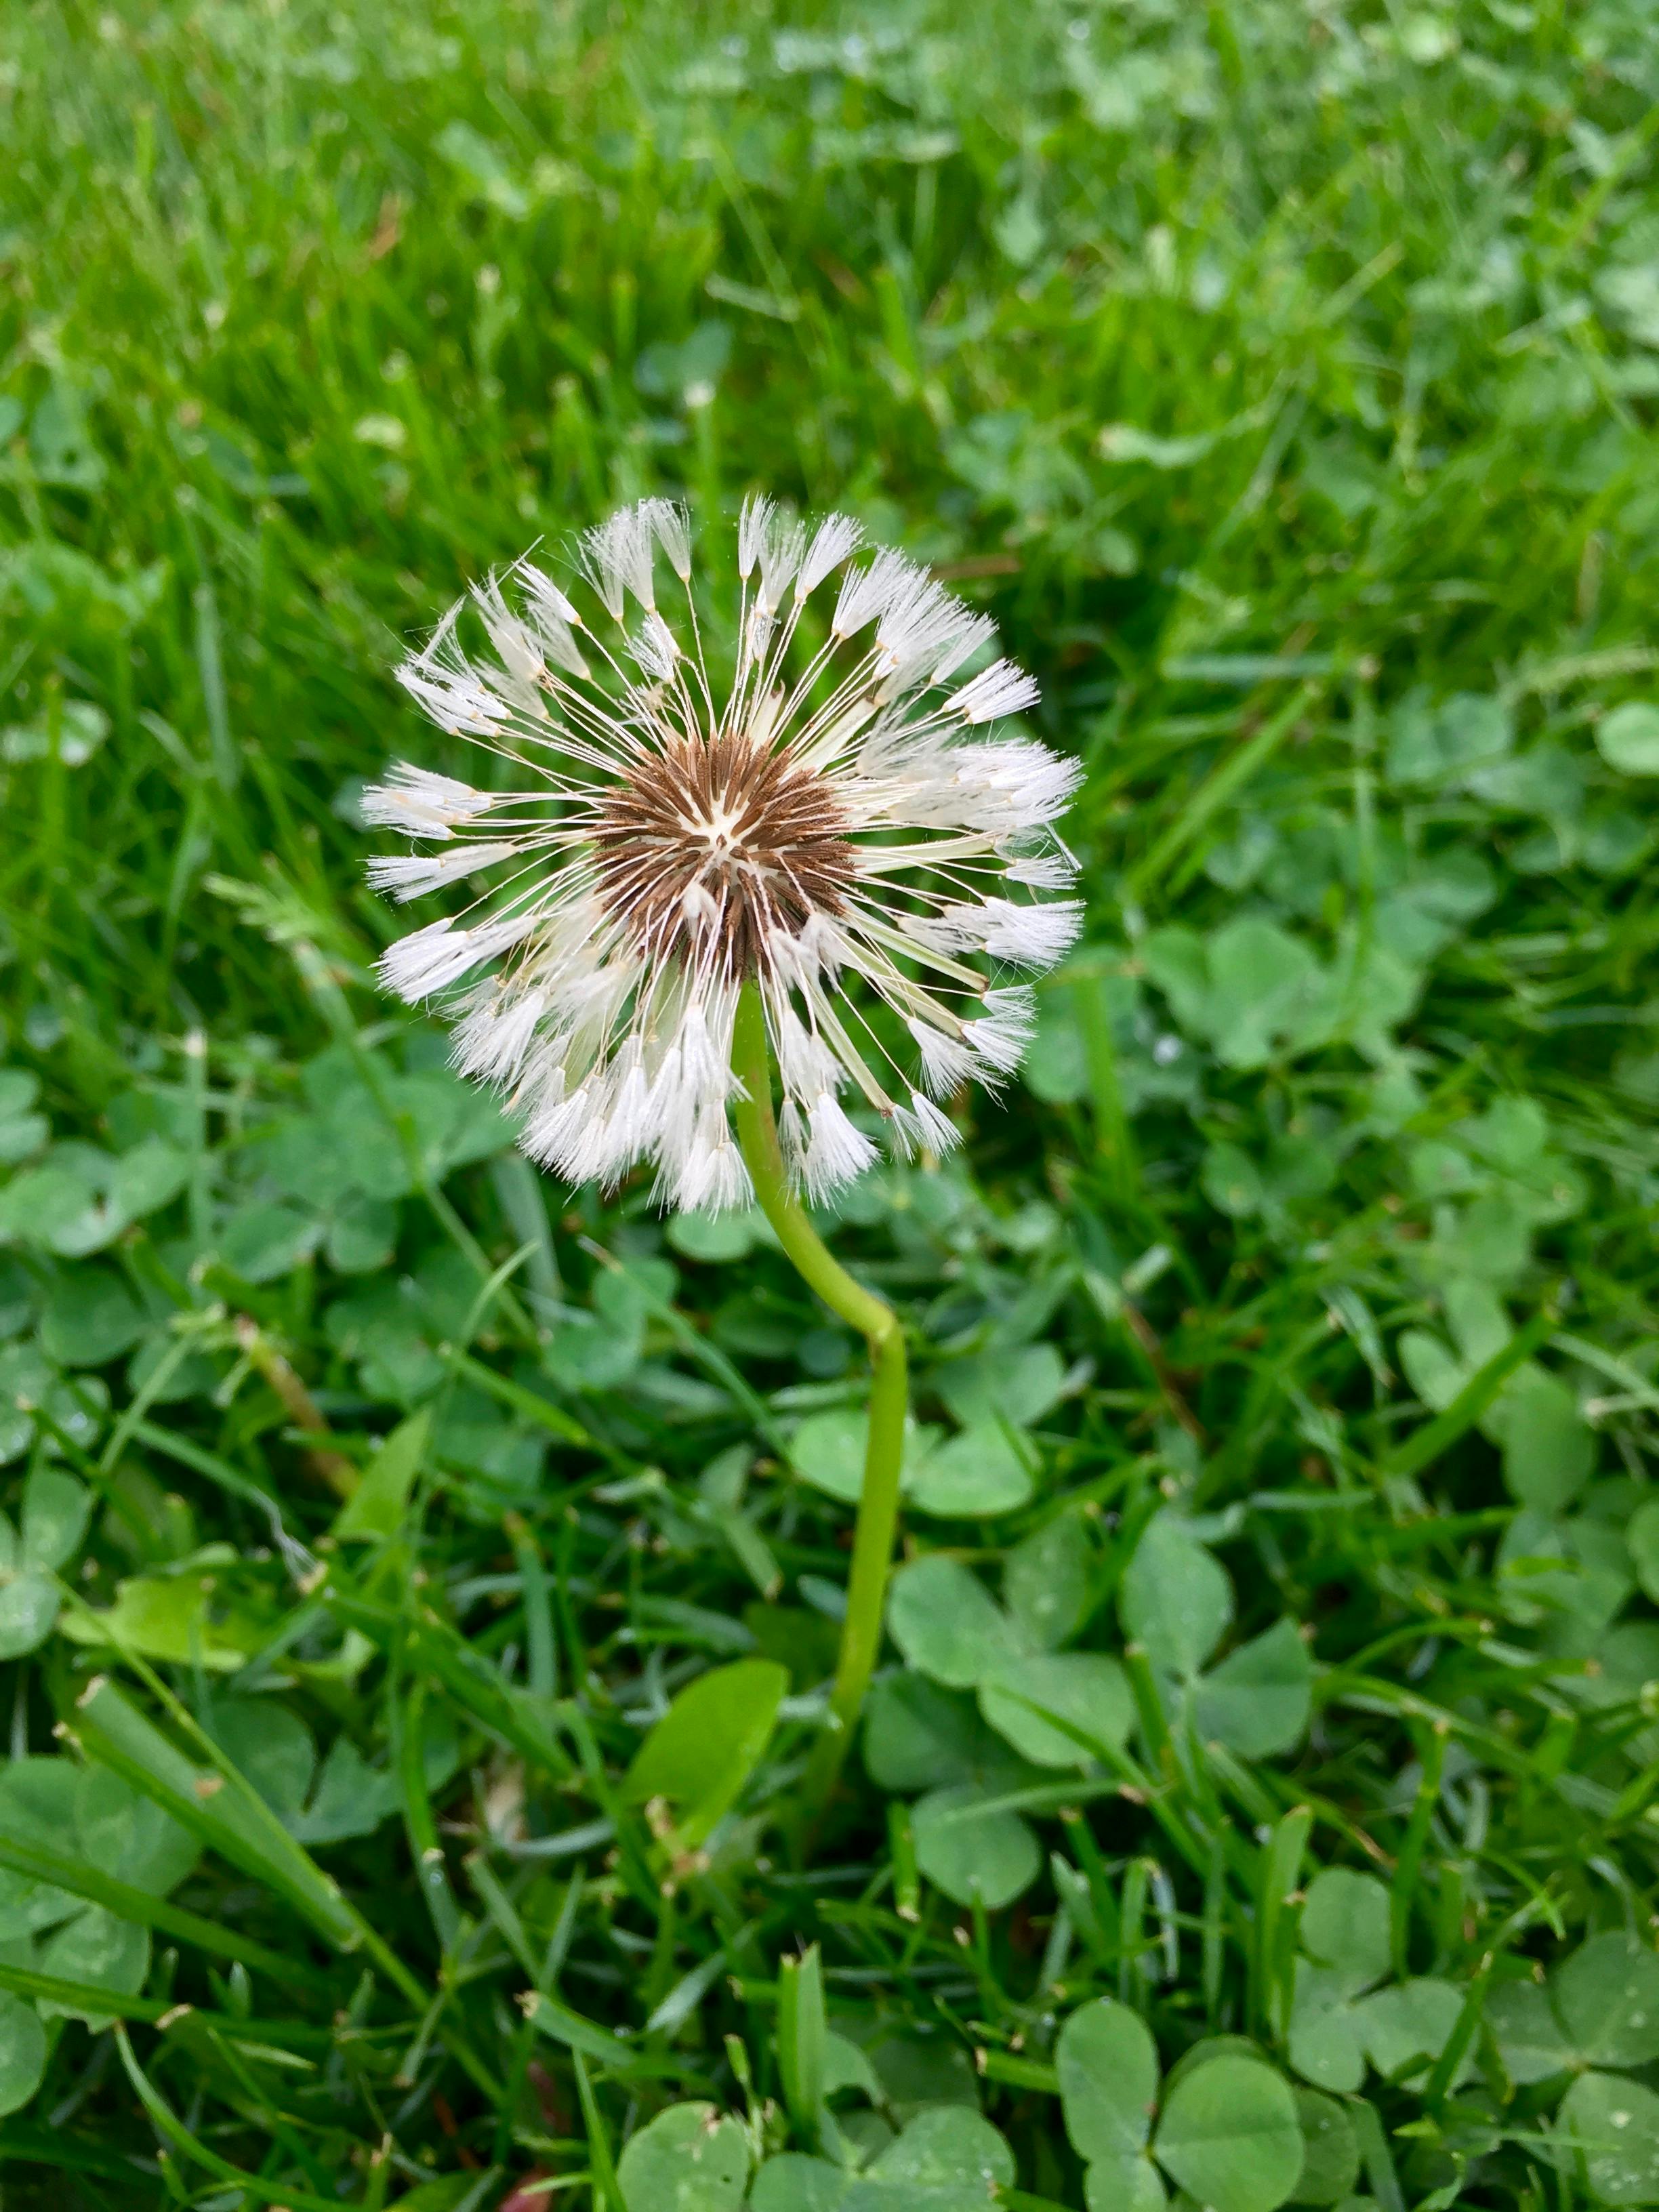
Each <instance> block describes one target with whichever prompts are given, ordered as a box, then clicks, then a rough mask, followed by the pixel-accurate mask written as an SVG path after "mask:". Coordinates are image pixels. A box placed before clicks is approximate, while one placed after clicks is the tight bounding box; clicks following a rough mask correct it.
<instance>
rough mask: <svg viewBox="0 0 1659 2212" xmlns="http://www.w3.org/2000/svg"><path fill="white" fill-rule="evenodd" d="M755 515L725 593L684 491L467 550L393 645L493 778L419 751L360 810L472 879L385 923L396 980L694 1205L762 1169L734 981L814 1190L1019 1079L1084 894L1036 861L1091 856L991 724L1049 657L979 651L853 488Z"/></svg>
mask: <svg viewBox="0 0 1659 2212" xmlns="http://www.w3.org/2000/svg"><path fill="white" fill-rule="evenodd" d="M737 535H738V545H737V556H738V557H737V562H736V568H737V578H738V592H736V593H735V594H733V597H734V598H736V599H737V600H738V605H736V606H735V607H733V606H732V604H731V602H730V600H722V599H721V598H720V595H719V594H718V593H710V594H709V596H708V599H706V600H705V599H704V598H703V597H702V592H701V590H700V584H701V580H700V579H699V578H697V577H696V576H694V573H693V557H692V532H691V526H690V517H689V516H688V514H687V513H686V511H685V510H684V508H683V507H679V506H677V505H675V504H673V503H671V502H670V501H665V500H647V501H641V502H640V503H639V504H638V505H636V506H635V507H626V508H623V509H622V510H621V511H620V512H619V513H616V514H613V515H611V517H610V518H609V519H608V520H606V521H605V522H603V523H601V524H600V525H599V526H598V527H597V528H596V529H593V530H591V531H589V532H586V535H585V536H584V537H583V538H581V539H580V543H579V545H578V549H577V555H576V567H577V571H578V574H576V575H575V576H574V577H569V578H567V579H565V580H563V581H560V580H555V578H553V577H552V576H550V575H549V574H547V573H546V572H545V571H544V569H543V568H540V567H538V566H537V565H536V564H535V563H534V562H531V561H529V560H527V559H526V560H523V561H520V562H517V563H516V564H515V565H514V566H513V567H512V568H508V569H507V570H506V571H505V572H503V573H502V574H501V575H499V576H497V575H495V574H491V575H489V577H487V578H485V579H484V580H483V581H482V582H480V583H479V584H477V585H476V586H474V587H473V589H472V590H471V592H470V593H469V595H468V598H467V599H466V600H465V601H463V602H461V603H460V604H459V605H458V606H457V607H455V608H454V609H452V611H451V612H450V613H449V614H448V615H447V616H446V617H445V618H444V620H443V622H442V623H440V625H439V627H438V629H437V630H436V632H435V634H434V635H433V637H432V639H431V640H430V641H429V642H428V644H427V645H426V646H425V647H423V648H422V650H421V651H420V652H418V653H414V654H412V655H411V656H410V659H408V660H407V661H406V662H405V663H404V665H403V667H402V668H401V669H400V670H399V671H398V678H399V680H400V682H401V683H402V684H403V685H404V689H405V690H406V691H407V692H408V693H409V695H410V697H411V698H412V699H414V700H415V702H416V704H417V705H418V706H420V707H421V708H422V710H423V711H424V712H425V713H426V714H428V716H429V717H430V718H431V719H432V720H434V721H435V722H436V723H437V724H438V726H440V727H441V729H443V730H445V731H447V732H450V733H451V734H452V735H453V736H457V737H460V738H465V739H468V740H470V741H471V742H472V743H473V744H477V746H478V747H479V748H480V749H481V750H482V752H483V755H485V756H487V757H488V760H489V767H488V769H487V770H486V771H481V773H480V775H479V783H480V785H487V786H488V787H487V788H479V787H475V786H474V785H473V784H471V783H468V782H464V781H460V780H459V779H458V778H455V777H453V776H449V775H437V774H435V773H434V772H433V771H431V770H429V769H423V768H418V767H411V766H409V765H406V764H404V763H399V764H398V765H397V766H395V767H393V768H392V769H389V770H388V772H387V774H386V777H385V779H384V780H383V781H381V782H380V784H379V785H377V786H376V787H374V788H373V789H371V790H370V791H369V792H368V793H366V794H365V797H364V800H363V809H362V811H363V815H364V818H365V820H366V821H368V822H369V823H372V824H374V825H375V826H377V827H382V828H385V829H393V830H396V831H398V832H400V833H402V834H403V835H404V836H405V837H407V838H409V839H411V840H413V841H415V844H416V849H415V850H414V851H412V852H409V853H405V854H388V855H385V856H381V857H379V858H377V859H375V860H373V861H372V862H371V863H370V865H369V876H370V880H371V882H372V883H373V884H374V885H375V886H376V888H377V889H380V890H383V891H385V892H386V893H387V894H388V895H389V896H391V897H392V898H393V899H396V900H398V901H400V902H401V901H404V900H407V899H412V898H417V897H420V896H425V895H428V894H430V893H436V892H442V891H446V890H448V891H452V892H453V891H454V890H456V889H457V888H458V887H464V889H463V893H462V895H463V896H465V897H466V898H468V899H470V901H471V902H470V903H469V904H466V905H465V907H464V908H463V910H462V911H461V912H460V913H459V914H458V915H446V916H445V917H444V918H443V919H441V920H440V921H434V922H429V923H428V924H427V925H426V926H425V927H423V928H421V929H416V930H415V931H413V932H411V933H410V934H409V935H408V936H405V937H404V938H403V939H400V940H399V941H398V943H396V944H395V945H392V947H391V948H390V949H389V950H388V951H387V952H386V955H385V956H384V957H383V958H382V960H381V963H380V975H381V978H382V980H383V981H384V982H385V983H386V987H388V988H389V989H391V990H392V991H395V992H397V993H398V994H399V995H401V996H403V997H404V998H406V999H409V1000H411V1001H414V1002H417V1003H418V1002H422V1001H426V1000H433V999H437V1000H441V1002H442V1003H443V1004H444V1006H446V1008H447V1010H448V1011H449V1012H452V1013H453V1018H454V1036H453V1056H454V1059H455V1062H456V1065H457V1066H459V1067H460V1068H461V1069H462V1070H463V1071H464V1072H465V1073H466V1074H468V1075H470V1076H472V1077H474V1078H476V1079H478V1080H480V1081H483V1082H487V1083H489V1084H492V1085H495V1086H497V1087H498V1088H499V1089H500V1090H501V1091H502V1092H503V1093H504V1095H505V1096H506V1097H507V1101H508V1103H509V1104H510V1105H511V1106H512V1107H513V1109H515V1110H516V1111H517V1112H518V1113H519V1114H520V1115H521V1116H522V1136H521V1142H522V1144H523V1146H524V1148H525V1150H526V1152H528V1153H529V1154H530V1155H531V1157H532V1158H535V1159H538V1160H540V1161H542V1162H544V1163H545V1164H547V1165H548V1166H550V1168H552V1169H553V1170H555V1171H556V1172H557V1173H558V1174H559V1175H561V1176H564V1177H565V1178H567V1179H568V1180H569V1181H572V1182H584V1181H588V1180H593V1181H598V1182H616V1181H617V1179H619V1178H620V1177H621V1176H624V1175H626V1174H627V1173H628V1172H629V1170H632V1169H633V1168H635V1167H636V1166H639V1165H641V1164H649V1165H650V1166H652V1167H653V1168H654V1170H655V1176H656V1185H655V1189H656V1195H657V1197H658V1199H659V1201H660V1202H661V1203H663V1204H665V1205H667V1206H677V1207H681V1208H688V1209H702V1210H718V1209H719V1208H720V1207H722V1206H734V1205H740V1204H743V1203H744V1202H746V1201H747V1200H748V1199H749V1198H750V1182H749V1176H748V1173H747V1170H745V1168H744V1163H743V1159H742V1157H741V1155H740V1154H739V1152H738V1148H737V1145H736V1142H735V1140H734V1138H733V1135H732V1118H731V1109H732V1101H733V1098H734V1097H735V1096H736V1095H737V1092H738V1083H737V1079H736V1077H735V1076H734V1074H733V1072H732V1029H733V1024H734V1021H735V1018H736V1013H737V1006H738V994H739V993H740V992H741V991H742V990H743V989H744V987H746V986H747V987H754V988H756V989H757V990H758V992H759V994H760V997H761V1000H762V1005H763V1011H764V1014H765V1018H766V1024H767V1029H768V1032H769V1038H770V1042H771V1045H772V1049H773V1054H774V1057H775V1061H776V1064H777V1068H778V1074H779V1080H780V1083H781V1090H782V1093H783V1096H782V1100H781V1105H780V1108H779V1111H778V1129H779V1136H780V1140H781V1145H782V1148H783V1153H784V1158H785V1161H786V1164H787V1168H788V1170H789V1173H790V1176H791V1178H792V1180H793V1182H795V1184H796V1186H797V1187H798V1188H800V1189H801V1190H803V1191H805V1193H806V1194H808V1195H809V1196H811V1197H812V1198H814V1199H817V1200H822V1199H825V1198H828V1197H829V1196H830V1195H832V1194H833V1193H834V1192H835V1191H836V1190H837V1189H839V1188H842V1186H843V1185H844V1184H845V1183H847V1182H849V1181H851V1180H853V1179H854V1177H856V1176H859V1175H861V1174H862V1173H864V1172H865V1170H866V1169H867V1168H868V1167H869V1166H870V1165H871V1164H872V1162H873V1161H874V1160H875V1159H876V1158H877V1157H878V1152H877V1147H876V1146H875V1144H874V1143H873V1142H872V1135H871V1132H872V1130H880V1131H882V1132H884V1133H885V1136H886V1138H887V1140H888V1142H889V1144H890V1147H891V1148H892V1149H893V1150H894V1151H895V1152H898V1153H899V1154H901V1155H904V1156H910V1155H914V1154H915V1153H916V1152H929V1153H932V1154H934V1155H938V1154H940V1153H942V1152H945V1151H947V1150H948V1149H949V1148H950V1147H951V1146H952V1145H954V1144H955V1143H957V1141H958V1132H957V1126H956V1124H955V1122H954V1121H952V1120H951V1118H950V1116H949V1115H947V1114H945V1112H944V1111H943V1110H942V1102H944V1101H946V1100H948V1099H949V1098H950V1097H951V1095H952V1094H953V1093H954V1092H955V1091H957V1090H959V1089H960V1088H961V1086H962V1085H963V1084H965V1083H969V1082H975V1081H976V1082H979V1083H981V1084H987V1085H993V1086H994V1085H997V1084H999V1083H1000V1082H1001V1081H1003V1080H1005V1079H1006V1077H1007V1076H1008V1075H1009V1074H1010V1073H1012V1071H1013V1070H1014V1068H1016V1067H1017V1066H1018V1063H1019V1060H1020V1058H1021V1055H1022V1054H1023V1053H1024V1048H1025V1045H1026V1043H1027V1042H1028V1040H1029V1037H1030V1030H1031V1028H1032V1025H1033V1021H1034V1003H1033V1000H1032V994H1031V992H1030V986H1029V984H1019V983H1015V982H1013V981H1011V980H1010V979H1011V977H1012V975H1014V974H1016V973H1023V974H1025V975H1030V973H1032V972H1034V971H1036V970H1040V969H1043V968H1047V967H1050V966H1052V965H1053V964H1054V963H1055V962H1056V961H1058V960H1060V958H1062V957H1064V955H1065V953H1066V950H1067V948H1068V947H1069V945H1071V943H1072V942H1073V939H1074V937H1075V936H1076V933H1077V930H1078V927H1079V923H1080V920H1081V908H1080V907H1079V904H1078V903H1077V902H1075V901H1074V900H1062V899H1055V898H1052V897H1048V896H1044V895H1045V894H1047V893H1050V892H1055V891H1063V890H1066V888H1067V887H1068V886H1069V885H1070V884H1071V883H1072V882H1073V879H1074V877H1075V874H1076V869H1075V865H1074V863H1073V860H1072V859H1071V856H1070V854H1068V853H1067V852H1066V848H1065V847H1064V846H1063V845H1062V844H1061V843H1060V840H1059V838H1058V837H1057V836H1055V834H1054V829H1053V823H1054V820H1055V818H1056V817H1057V816H1058V815H1059V814H1060V811H1062V809H1063V808H1064V807H1065V805H1066V802H1067V800H1068V799H1070V797H1071V795H1072V793H1073V789H1074V788H1075V785H1076V781H1077V778H1078V775H1079V770H1078V768H1077V764H1076V763H1074V762H1071V761H1068V760H1066V759H1064V758H1062V757H1060V756H1058V755H1056V754H1054V753H1052V752H1050V751H1049V750H1048V748H1047V747H1046V746H1043V745H1042V744H1038V743H1037V742H1036V740H1035V739H1032V738H1027V737H1023V736H1016V735H1012V734H1008V733H1006V732H1003V733H1000V734H999V733H998V730H997V727H996V726H998V725H999V724H1002V723H1004V722H1006V719H1007V718H1008V717H1011V716H1013V715H1017V714H1024V712H1026V711H1027V710H1028V709H1029V708H1030V707H1032V706H1033V705H1035V704H1036V697H1037V691H1036V684H1034V683H1033V682H1032V680H1031V678H1030V677H1029V676H1027V675H1026V674H1025V673H1024V671H1023V670H1021V669H1019V668H1018V667H1016V666H1015V665H1014V664H1013V663H1012V662H1011V661H1008V660H1001V659H999V660H992V661H990V662H989V664H988V665H986V666H984V667H982V668H981V669H980V670H979V671H978V673H976V674H975V673H971V672H969V673H967V674H965V675H964V673H963V671H971V670H972V668H973V666H974V665H975V661H976V660H977V659H980V658H981V656H982V655H983V654H984V653H986V652H987V650H988V649H989V648H990V647H992V645H993V643H994V635H995V633H994V629H993V626H992V625H991V623H989V622H988V620H987V618H986V617H984V616H983V615H981V614H978V613H975V612H974V611H972V610H970V609H969V608H968V607H965V606H964V605H963V604H962V602H961V601H959V600H958V599H955V598H954V597H953V596H952V595H951V593H950V592H947V591H946V590H945V587H944V586H942V585H941V584H940V583H939V581H938V580H937V579H936V578H934V577H933V575H932V574H929V572H928V571H927V569H926V568H922V567H921V566H920V565H919V564H918V563H916V562H914V561H912V560H910V559H908V557H907V556H905V555H903V554H901V553H897V552H895V551H893V550H890V549H888V548H881V549H878V550H876V551H875V553H874V554H873V555H872V556H871V557H870V558H868V559H867V560H865V561H863V562H854V555H855V554H856V553H857V552H858V550H859V547H860V536H861V533H860V530H859V526H858V525H857V524H856V523H855V522H854V521H852V520H850V519H849V518H848V517H847V516H844V515H830V516H828V517H826V518H824V519H823V520H821V521H819V522H817V524H816V525H815V526H812V527H811V528H809V527H808V526H805V525H804V524H803V523H802V522H801V521H799V520H798V519H797V518H796V517H795V516H794V515H793V513H790V512H789V511H788V510H787V509H786V508H784V507H781V506H780V505H779V504H778V503H777V502H776V501H771V500H768V499H763V498H755V499H751V500H750V501H747V502H746V503H745V505H744V509H743V513H742V515H741V517H740V518H739V521H738V533H737ZM658 556H660V559H661V562H662V573H661V574H660V575H659V573H658V565H657V564H658ZM838 572H839V580H838V581H837V582H835V583H834V584H833V586H832V589H833V592H834V598H833V602H832V603H831V604H830V605H828V606H827V607H826V608H825V610H824V611H823V613H822V614H821V615H819V616H817V617H816V619H815V618H814V617H812V616H811V614H810V612H809V606H810V604H811V602H812V600H813V596H814V594H815V593H817V592H818V591H819V590H820V589H821V588H823V586H827V585H831V580H832V579H835V578H836V576H837V573H838ZM659 585H660V586H661V589H660V591H659ZM589 593H591V597H589V596H587V595H588V594H589ZM464 618H465V621H466V622H467V623H471V624H476V625H477V628H478V629H481V630H482V632H483V636H484V637H485V638H486V639H487V641H488V645H489V652H488V653H487V654H485V653H480V654H478V655H477V656H475V655H474V654H472V653H470V652H469V651H468V650H466V649H465V648H464V647H463V645H462V642H461V635H462V623H463V619H464ZM849 1106H850V1107H851V1108H852V1109H853V1111H852V1112H849V1111H848V1108H849ZM855 1115H856V1116H857V1118H854V1117H855Z"/></svg>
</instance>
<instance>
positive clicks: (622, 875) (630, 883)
mask: <svg viewBox="0 0 1659 2212" xmlns="http://www.w3.org/2000/svg"><path fill="white" fill-rule="evenodd" d="M847 832H848V822H847V817H846V816H845V815H844V814H843V813H842V810H841V808H840V806H839V805H837V804H836V795H835V793H834V792H833V790H832V789H831V788H830V786H829V783H828V782H827V781H825V779H824V778H823V776H821V775H818V774H817V770H816V769H810V768H805V767H803V766H802V765H801V763H799V761H796V760H794V759H793V758H792V757H790V755H789V753H788V752H787V750H778V749H776V748H775V747H772V746H770V745H767V744H760V743H757V742H756V740H754V739H753V738H749V737H747V736H744V735H742V734H734V735H727V734H725V733H722V734H720V735H719V736H717V737H713V738H708V737H697V738H690V739H687V738H681V739H678V740H677V741H676V742H675V743H674V744H672V745H670V746H666V747H665V748H664V750H662V751H661V752H659V753H653V755H652V756H651V757H650V758H649V759H647V760H644V761H641V763H639V765H638V766H637V767H636V768H635V769H631V770H630V771H629V774H628V775H626V776H625V777H624V778H623V780H622V781H621V782H619V783H618V784H617V786H616V787H615V788H614V789H613V790H612V791H611V793H609V795H608V796H607V797H606V798H605V800H604V801H603V803H602V804H601V805H600V807H599V811H598V815H597V817H596V819H595V821H594V824H593V829H592V838H593V844H594V850H595V853H596V855H597V858H598V861H599V896H600V898H601V900H602V901H603V902H604V903H605V907H606V908H607V909H608V910H609V911H610V912H611V914H613V915H616V916H617V919H618V920H619V921H625V922H626V923H627V924H628V926H629V929H630V930H632V931H633V933H634V934H635V937H636V939H638V940H639V941H640V943H641V945H644V946H646V947H647V948H648V949H649V950H650V951H653V952H655V953H658V954H659V955H664V954H679V955H681V956H682V957H686V956H690V955H692V954H694V953H695V952H696V951H700V950H704V951H706V950H708V948H709V942H710V939H711V938H712V939H713V940H714V951H716V953H717V955H719V956H720V957H721V959H722V964H723V965H725V966H726V968H727V969H728V971H729V972H732V973H735V974H737V975H754V974H756V973H757V970H758V969H761V968H762V967H763V965H764V964H765V963H766V960H767V957H768V944H769V939H770V938H771V937H772V935H773V933H775V932H776V931H779V930H787V931H789V932H791V933H793V932H795V931H797V930H799V928H800V927H801V926H802V924H803V923H804V922H805V921H806V920H807V918H808V916H809V915H813V914H832V915H833V914H839V913H840V912H841V911H842V907H843V905H844V903H845V899H846V894H847V892H848V889H849V888H850V887H851V885H852V884H853V881H854V865H853V848H852V846H851V845H850V844H849V843H848V836H847Z"/></svg>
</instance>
